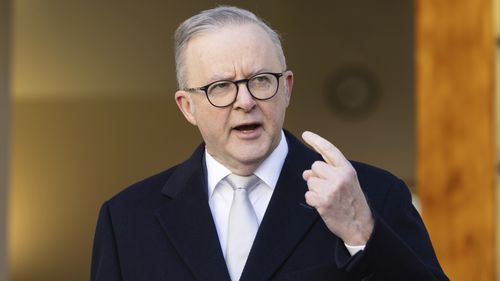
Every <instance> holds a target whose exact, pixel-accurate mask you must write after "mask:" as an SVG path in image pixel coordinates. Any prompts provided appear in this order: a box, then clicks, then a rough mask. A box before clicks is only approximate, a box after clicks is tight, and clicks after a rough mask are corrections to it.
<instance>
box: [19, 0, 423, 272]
mask: <svg viewBox="0 0 500 281" xmlns="http://www.w3.org/2000/svg"><path fill="white" fill-rule="evenodd" d="M410 2H411V1H398V0H393V1H368V0H363V1H362V0H355V1H316V2H315V1H313V2H308V3H303V1H272V2H271V1H254V2H252V4H248V3H247V2H243V1H231V2H229V1H228V2H225V3H232V4H238V5H241V6H243V7H247V8H250V9H252V10H254V11H256V12H257V13H259V14H260V15H261V16H262V17H263V18H265V19H267V20H268V21H269V22H270V23H271V24H272V26H273V27H275V28H276V29H278V30H279V31H280V32H281V33H282V35H283V37H284V46H285V52H286V55H287V58H288V64H289V68H291V69H292V70H293V71H294V73H295V76H296V84H295V89H294V92H293V97H292V104H291V107H290V108H289V111H288V115H287V122H286V127H287V128H289V129H290V130H291V131H292V132H294V133H296V134H299V133H300V132H301V131H303V130H305V129H310V130H314V131H317V132H319V133H321V134H323V135H324V136H326V137H327V138H329V139H331V140H332V141H333V142H334V143H336V144H337V145H338V146H339V147H340V148H341V149H342V150H343V151H344V153H345V154H346V155H347V156H348V157H349V158H352V159H356V160H361V161H365V162H369V163H373V164H376V165H379V166H382V167H385V168H387V169H389V170H391V171H393V172H394V173H395V174H396V175H398V176H400V177H402V178H404V179H407V180H408V181H411V180H412V179H413V174H414V132H413V129H414V125H413V88H412V84H413V80H412V79H413V78H412V77H413V70H412V68H413V60H412V50H413V49H412V45H413V41H412V28H413V26H412V6H411V3H410ZM176 3H177V2H176V1H153V0H150V1H142V2H140V3H139V2H137V1H132V0H127V1H121V2H120V5H116V4H113V5H111V4H106V3H105V2H102V1H64V0H50V1H43V3H42V2H41V1H29V0H24V1H16V2H15V3H13V4H14V15H13V16H14V25H13V27H14V32H13V36H14V40H13V43H14V48H13V77H12V86H13V94H14V103H13V107H12V162H11V189H12V192H11V202H10V205H11V208H10V219H11V222H10V232H9V237H10V249H11V255H10V259H11V261H10V264H11V268H10V269H11V280H12V281H31V280H36V281H44V280H47V281H48V280H50V281H58V280H72V281H73V280H75V281H78V280H88V274H89V260H90V252H91V242H92V235H93V230H94V226H95V219H96V216H97V212H98V208H99V206H100V204H101V203H102V202H103V201H104V200H106V199H107V198H109V197H110V196H112V195H113V194H115V193H116V192H118V191H119V190H121V189H122V188H124V187H125V186H127V185H129V184H131V183H133V182H135V181H137V180H139V179H141V178H144V177H146V176H148V175H151V174H153V173H155V172H158V171H160V170H163V169H165V168H167V167H169V166H171V165H173V164H174V163H178V162H179V161H181V160H183V159H185V158H186V157H187V156H188V155H189V154H190V153H191V151H192V150H193V148H194V147H195V146H196V145H197V144H198V143H199V142H200V138H199V135H198V133H197V131H196V128H194V127H192V126H190V125H188V123H187V122H186V121H184V120H183V119H182V118H183V117H182V115H181V114H180V113H179V112H178V110H177V108H176V106H175V105H174V102H173V92H174V91H175V88H176V85H175V80H174V77H175V76H174V72H173V70H174V63H173V60H172V52H173V51H172V47H171V46H172V34H173V31H174V29H175V27H176V25H177V24H178V23H179V22H180V21H181V20H182V19H184V18H186V17H188V16H189V15H192V14H193V13H195V12H196V11H198V10H201V9H204V8H207V7H211V6H213V2H212V1H198V2H196V3H195V4H193V3H192V2H189V3H190V5H191V6H189V5H182V7H181V6H180V5H178V4H176ZM352 65H357V66H361V67H363V68H365V69H367V70H369V71H371V72H373V75H374V76H375V77H376V79H377V81H378V83H379V85H380V91H381V101H380V104H379V106H378V107H377V108H376V109H375V110H374V111H373V112H372V114H371V115H369V116H368V117H367V118H366V119H362V120H357V121H353V120H350V121H349V120H345V119H342V118H340V117H339V116H337V115H336V114H335V113H334V112H333V111H332V110H331V106H330V105H328V103H327V99H326V96H327V93H328V91H329V90H330V89H327V87H326V85H327V84H328V81H329V80H330V79H331V75H332V73H334V72H336V71H338V70H339V69H342V68H343V67H344V66H352Z"/></svg>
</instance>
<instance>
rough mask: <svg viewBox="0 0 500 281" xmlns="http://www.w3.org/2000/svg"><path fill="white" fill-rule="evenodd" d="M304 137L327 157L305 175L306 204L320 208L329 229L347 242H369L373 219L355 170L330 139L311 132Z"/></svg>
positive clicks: (316, 163) (318, 209)
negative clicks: (306, 187) (307, 189)
mask: <svg viewBox="0 0 500 281" xmlns="http://www.w3.org/2000/svg"><path fill="white" fill-rule="evenodd" d="M302 138H303V139H304V141H305V142H306V143H307V144H309V145H310V146H311V147H312V148H313V149H314V150H316V151H317V152H318V153H319V154H321V156H322V157H323V160H324V161H316V162H314V163H313V165H312V166H311V169H310V170H305V171H304V172H303V174H302V177H303V178H304V180H305V181H307V186H308V188H309V191H307V192H306V194H305V198H306V202H307V204H309V205H310V206H312V207H314V208H315V209H316V210H317V211H318V213H319V214H320V215H321V218H322V219H323V221H324V222H325V224H326V225H327V227H328V229H330V231H331V232H333V233H334V234H335V235H337V236H338V237H339V238H341V239H342V240H343V241H344V243H346V244H348V245H351V246H356V245H366V243H367V241H368V239H369V238H370V235H371V233H372V231H373V225H374V221H373V217H372V213H371V210H370V207H369V206H368V202H367V201H366V197H365V195H364V193H363V191H362V190H361V186H360V184H359V181H358V177H357V174H356V170H354V168H353V167H352V165H351V163H350V162H349V161H348V160H347V159H346V158H345V157H344V155H343V154H342V153H341V152H340V150H338V149H337V148H336V147H335V146H334V145H333V144H332V143H330V142H329V141H328V140H326V139H324V138H322V137H320V136H319V135H317V134H314V133H312V132H308V131H306V132H304V133H303V134H302Z"/></svg>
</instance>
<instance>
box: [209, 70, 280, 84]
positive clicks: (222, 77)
mask: <svg viewBox="0 0 500 281" xmlns="http://www.w3.org/2000/svg"><path fill="white" fill-rule="evenodd" d="M262 72H272V71H271V70H269V69H268V68H259V69H257V70H252V71H250V72H248V73H246V75H245V78H248V77H252V76H254V75H256V74H259V73H262ZM209 79H210V81H212V82H215V81H220V80H228V81H232V80H235V77H234V75H233V74H230V75H224V74H223V75H220V74H214V75H213V76H211V77H209Z"/></svg>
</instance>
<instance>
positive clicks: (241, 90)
mask: <svg viewBox="0 0 500 281" xmlns="http://www.w3.org/2000/svg"><path fill="white" fill-rule="evenodd" d="M256 104H257V103H256V101H255V99H254V98H253V97H252V95H251V94H250V92H249V91H248V88H247V87H246V85H245V83H239V84H238V95H237V96H236V101H235V102H234V104H233V108H234V109H238V108H241V109H243V110H244V111H250V110H252V109H253V108H254V107H255V105H256Z"/></svg>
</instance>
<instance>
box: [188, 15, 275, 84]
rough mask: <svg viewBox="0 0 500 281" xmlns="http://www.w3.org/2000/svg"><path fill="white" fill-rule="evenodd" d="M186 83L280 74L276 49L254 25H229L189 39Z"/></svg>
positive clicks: (259, 28)
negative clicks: (271, 73)
mask: <svg viewBox="0 0 500 281" xmlns="http://www.w3.org/2000/svg"><path fill="white" fill-rule="evenodd" d="M185 62H186V74H187V79H188V82H189V83H201V82H210V81H211V80H215V79H234V78H236V77H239V76H248V75H251V74H254V73H256V72H260V71H282V70H281V64H280V60H279V56H278V53H277V48H276V46H275V45H274V44H273V42H272V40H271V38H270V37H269V35H268V34H267V33H266V32H265V31H264V30H263V29H262V28H261V27H259V26H258V25H256V24H243V25H241V24H240V25H229V26H225V27H222V28H217V29H214V30H211V31H208V32H206V33H203V34H201V35H198V36H196V37H195V38H193V39H191V40H190V42H189V43H188V45H187V48H186V53H185Z"/></svg>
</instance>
